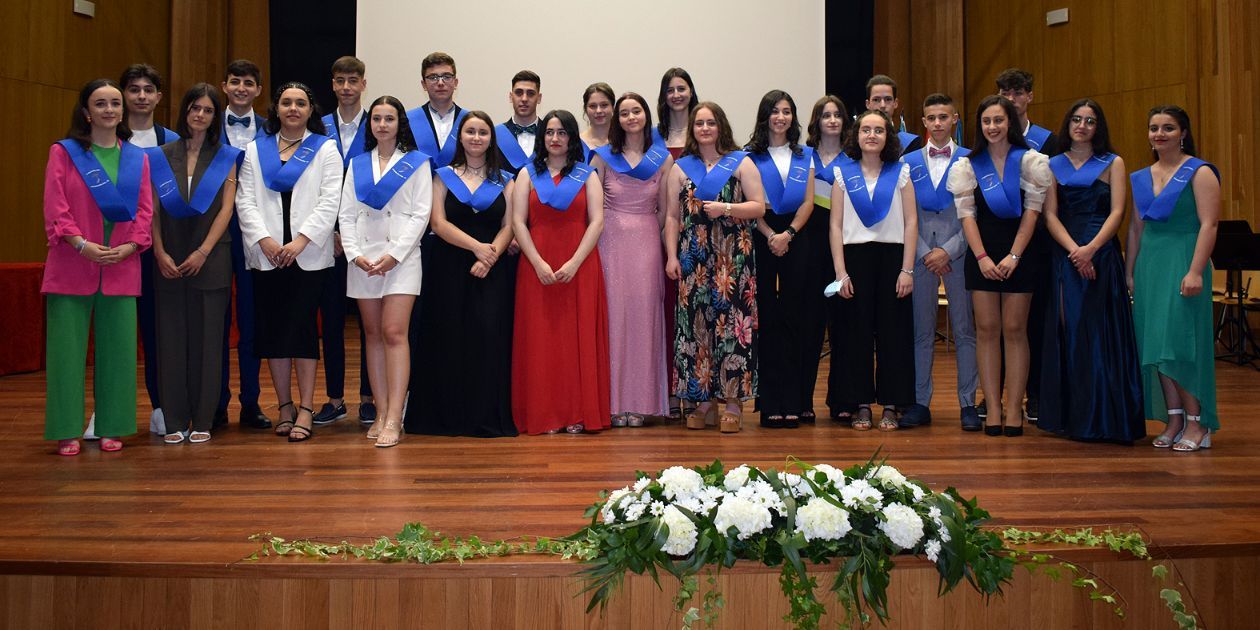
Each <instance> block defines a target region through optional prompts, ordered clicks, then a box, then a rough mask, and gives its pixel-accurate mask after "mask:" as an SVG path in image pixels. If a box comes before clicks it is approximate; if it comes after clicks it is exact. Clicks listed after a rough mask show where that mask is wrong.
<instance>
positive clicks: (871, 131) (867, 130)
mask: <svg viewBox="0 0 1260 630" xmlns="http://www.w3.org/2000/svg"><path fill="white" fill-rule="evenodd" d="M858 133H860V134H862V135H864V136H882V135H884V133H885V129H884V128H883V127H862V128H861V129H859V130H858Z"/></svg>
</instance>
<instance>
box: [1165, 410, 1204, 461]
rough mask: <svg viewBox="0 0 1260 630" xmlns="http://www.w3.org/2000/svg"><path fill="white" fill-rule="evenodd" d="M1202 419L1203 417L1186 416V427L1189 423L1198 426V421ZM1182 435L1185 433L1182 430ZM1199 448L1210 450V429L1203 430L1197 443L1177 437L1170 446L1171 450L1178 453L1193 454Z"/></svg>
mask: <svg viewBox="0 0 1260 630" xmlns="http://www.w3.org/2000/svg"><path fill="white" fill-rule="evenodd" d="M1202 417H1203V416H1192V415H1189V414H1187V415H1186V425H1187V426H1189V424H1190V423H1191V422H1193V423H1195V424H1198V423H1199V420H1200V419H1201V418H1202ZM1182 433H1183V434H1184V433H1185V430H1184V429H1182ZM1201 448H1212V430H1211V429H1204V433H1203V437H1201V438H1199V441H1198V442H1195V441H1194V440H1192V439H1190V438H1186V437H1179V438H1178V439H1177V441H1176V442H1175V443H1173V445H1172V450H1174V451H1176V452H1178V453H1193V452H1195V451H1197V450H1199V449H1201Z"/></svg>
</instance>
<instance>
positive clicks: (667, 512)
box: [661, 505, 696, 556]
mask: <svg viewBox="0 0 1260 630" xmlns="http://www.w3.org/2000/svg"><path fill="white" fill-rule="evenodd" d="M661 523H662V524H664V525H665V526H666V527H668V528H669V536H668V537H667V538H666V539H665V544H664V545H662V546H661V551H664V552H665V553H667V554H669V555H671V556H685V555H687V554H689V553H691V550H692V549H695V548H696V524H695V523H693V522H691V519H689V518H687V515H685V514H683V513H682V512H680V511H678V508H676V507H674V506H672V505H670V506H666V507H665V509H664V511H663V512H662V513H661Z"/></svg>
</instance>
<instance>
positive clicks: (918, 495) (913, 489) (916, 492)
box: [906, 483, 926, 503]
mask: <svg viewBox="0 0 1260 630" xmlns="http://www.w3.org/2000/svg"><path fill="white" fill-rule="evenodd" d="M906 487H907V488H910V494H911V495H912V496H913V497H914V502H915V503H919V502H921V501H923V497H924V496H926V493H924V492H923V488H920V487H919V484H917V483H907V484H906Z"/></svg>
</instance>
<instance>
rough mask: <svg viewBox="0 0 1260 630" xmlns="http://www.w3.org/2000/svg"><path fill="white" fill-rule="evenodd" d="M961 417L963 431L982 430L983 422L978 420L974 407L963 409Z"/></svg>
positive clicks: (978, 415)
mask: <svg viewBox="0 0 1260 630" xmlns="http://www.w3.org/2000/svg"><path fill="white" fill-rule="evenodd" d="M961 415H962V430H963V431H979V430H980V429H983V428H984V421H982V420H981V419H980V414H979V413H977V412H976V408H975V407H963V408H962V414H961Z"/></svg>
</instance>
